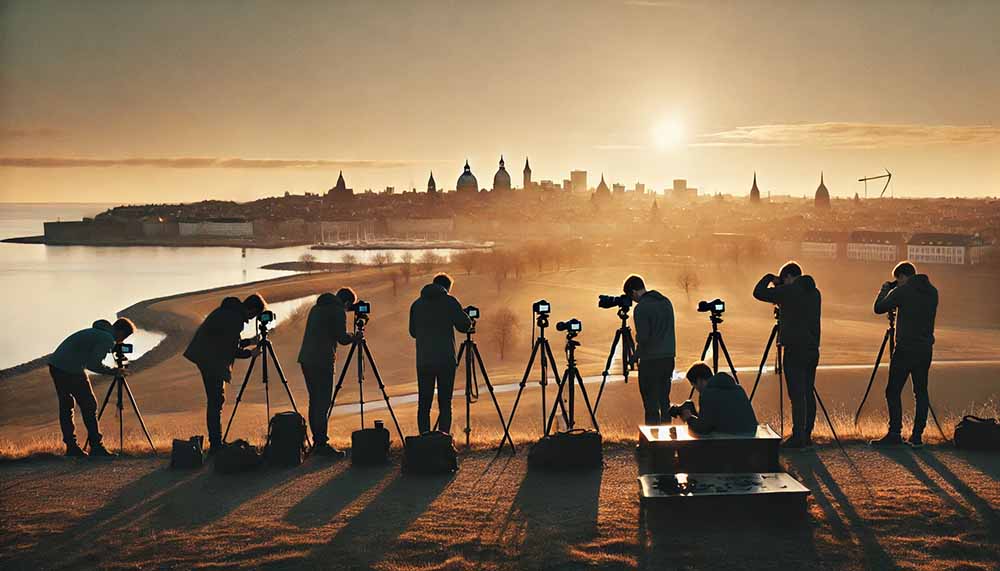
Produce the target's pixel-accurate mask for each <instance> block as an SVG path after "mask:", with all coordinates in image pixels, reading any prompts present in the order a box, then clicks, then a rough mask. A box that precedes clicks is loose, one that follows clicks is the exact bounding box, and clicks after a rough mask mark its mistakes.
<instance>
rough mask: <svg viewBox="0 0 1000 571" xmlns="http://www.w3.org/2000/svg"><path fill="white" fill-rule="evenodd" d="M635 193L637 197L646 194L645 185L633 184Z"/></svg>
mask: <svg viewBox="0 0 1000 571" xmlns="http://www.w3.org/2000/svg"><path fill="white" fill-rule="evenodd" d="M635 193H636V194H638V195H643V194H646V185H645V184H643V183H641V182H637V183H635Z"/></svg>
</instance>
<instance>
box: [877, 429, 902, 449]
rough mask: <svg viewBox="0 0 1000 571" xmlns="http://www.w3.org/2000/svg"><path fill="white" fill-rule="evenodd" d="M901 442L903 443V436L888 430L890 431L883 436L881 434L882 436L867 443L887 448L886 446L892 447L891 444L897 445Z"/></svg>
mask: <svg viewBox="0 0 1000 571" xmlns="http://www.w3.org/2000/svg"><path fill="white" fill-rule="evenodd" d="M902 443H903V438H902V437H901V436H900V435H898V434H896V433H894V432H890V433H888V434H886V435H885V436H883V437H882V438H879V439H878V440H872V441H871V442H869V443H868V444H869V445H871V446H874V447H876V448H880V447H881V448H888V447H892V446H899V445H900V444H902Z"/></svg>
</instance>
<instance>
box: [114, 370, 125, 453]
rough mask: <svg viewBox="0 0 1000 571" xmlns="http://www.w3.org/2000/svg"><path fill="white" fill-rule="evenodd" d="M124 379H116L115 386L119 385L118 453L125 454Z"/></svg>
mask: <svg viewBox="0 0 1000 571" xmlns="http://www.w3.org/2000/svg"><path fill="white" fill-rule="evenodd" d="M123 380H124V379H121V378H116V379H115V384H116V385H118V403H117V405H118V453H119V454H123V453H124V452H125V406H124V403H123V402H122V396H123V395H122V381H123Z"/></svg>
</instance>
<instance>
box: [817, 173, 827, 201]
mask: <svg viewBox="0 0 1000 571" xmlns="http://www.w3.org/2000/svg"><path fill="white" fill-rule="evenodd" d="M815 204H816V208H830V191H829V190H827V189H826V184H825V183H824V182H823V173H820V175H819V187H817V188H816V202H815Z"/></svg>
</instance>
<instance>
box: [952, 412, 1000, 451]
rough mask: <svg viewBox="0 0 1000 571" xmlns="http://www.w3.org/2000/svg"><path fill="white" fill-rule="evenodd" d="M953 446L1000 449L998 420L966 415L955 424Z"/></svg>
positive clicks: (967, 448)
mask: <svg viewBox="0 0 1000 571" xmlns="http://www.w3.org/2000/svg"><path fill="white" fill-rule="evenodd" d="M955 446H956V447H957V448H961V449H963V450H1000V422H998V421H997V419H995V418H979V417H978V416H972V415H968V416H965V417H963V418H962V420H961V422H959V423H958V425H957V426H955Z"/></svg>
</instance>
